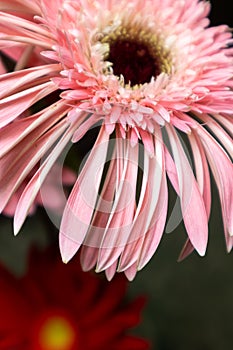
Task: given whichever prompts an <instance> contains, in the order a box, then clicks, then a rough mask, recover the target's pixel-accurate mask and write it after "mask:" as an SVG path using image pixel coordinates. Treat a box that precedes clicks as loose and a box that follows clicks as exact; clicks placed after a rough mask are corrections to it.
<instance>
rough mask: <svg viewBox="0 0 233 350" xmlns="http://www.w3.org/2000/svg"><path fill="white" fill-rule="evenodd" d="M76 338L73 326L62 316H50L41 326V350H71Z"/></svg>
mask: <svg viewBox="0 0 233 350" xmlns="http://www.w3.org/2000/svg"><path fill="white" fill-rule="evenodd" d="M76 338H77V336H76V332H75V329H74V327H73V325H72V324H71V323H70V322H69V321H68V320H67V319H66V318H65V317H62V316H50V317H49V318H47V319H46V320H45V321H44V323H43V324H42V325H41V328H40V331H39V343H40V349H41V350H70V349H72V348H73V346H74V344H75V342H76Z"/></svg>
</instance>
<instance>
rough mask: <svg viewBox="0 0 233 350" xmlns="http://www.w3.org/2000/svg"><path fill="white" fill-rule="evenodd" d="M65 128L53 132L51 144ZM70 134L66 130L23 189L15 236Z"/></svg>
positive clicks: (17, 209) (18, 208)
mask: <svg viewBox="0 0 233 350" xmlns="http://www.w3.org/2000/svg"><path fill="white" fill-rule="evenodd" d="M66 128H67V125H66V124H65V125H64V126H63V128H61V127H60V128H59V129H58V132H54V133H53V134H52V138H53V142H54V141H56V140H57V139H58V137H59V136H60V135H61V134H62V133H63V132H64V130H65V129H66ZM71 135H72V132H71V130H70V129H68V130H67V131H66V132H65V134H64V135H63V137H62V138H61V139H60V141H59V142H58V143H57V145H56V146H55V147H54V148H53V150H52V151H51V153H50V154H49V156H48V157H47V158H46V160H45V161H44V163H43V164H42V165H41V167H40V168H39V169H38V170H37V172H36V173H35V175H34V176H33V177H32V179H31V180H30V182H29V183H28V184H27V186H26V187H25V189H24V191H23V193H22V195H21V197H20V200H19V202H18V205H17V208H16V212H15V218H14V233H15V235H16V234H17V233H18V232H19V230H20V228H21V227H22V225H23V223H24V221H25V218H26V216H27V214H28V212H29V210H30V207H31V205H32V204H33V202H34V200H35V198H36V196H37V194H38V192H39V190H40V188H41V185H42V184H43V182H44V180H45V178H46V176H47V174H48V172H49V171H50V169H51V168H52V166H53V165H54V163H55V161H56V159H57V158H58V157H59V155H60V154H61V152H62V150H63V149H64V147H65V146H66V145H67V143H68V142H69V141H70V139H71Z"/></svg>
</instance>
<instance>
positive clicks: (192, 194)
mask: <svg viewBox="0 0 233 350" xmlns="http://www.w3.org/2000/svg"><path fill="white" fill-rule="evenodd" d="M166 129H167V132H168V135H169V139H170V142H171V146H172V150H173V155H174V160H175V164H176V169H177V175H178V180H179V188H180V196H181V210H182V214H183V220H184V224H185V227H186V230H187V233H188V236H189V238H190V241H191V242H192V244H193V246H194V247H195V249H196V250H197V251H198V253H199V254H200V255H204V254H205V251H206V246H207V241H208V219H207V214H206V210H205V206H204V202H203V199H202V196H201V194H200V191H199V189H198V186H197V182H196V180H195V178H194V175H193V172H192V169H191V167H190V165H189V162H188V159H187V158H186V155H185V153H184V150H183V148H182V145H181V143H180V140H179V138H178V136H177V134H176V132H175V130H174V128H173V127H172V126H170V125H167V126H166ZM197 218H198V220H197Z"/></svg>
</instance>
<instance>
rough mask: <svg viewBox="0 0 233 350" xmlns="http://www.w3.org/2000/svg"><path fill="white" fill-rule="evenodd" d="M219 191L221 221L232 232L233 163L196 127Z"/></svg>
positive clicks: (219, 147) (205, 132) (202, 129)
mask: <svg viewBox="0 0 233 350" xmlns="http://www.w3.org/2000/svg"><path fill="white" fill-rule="evenodd" d="M197 134H198V135H199V137H200V139H201V142H202V145H203V147H204V149H205V153H206V156H207V159H208V162H209V164H210V167H211V170H212V173H213V176H214V179H215V181H216V184H217V188H218V191H219V196H220V201H221V206H222V213H223V221H224V225H225V227H226V230H227V231H228V232H229V233H230V234H231V235H232V234H233V177H232V173H233V172H232V170H233V165H232V163H231V161H230V159H229V157H228V156H227V154H226V153H225V152H224V150H223V149H222V148H221V146H220V145H219V144H218V143H217V141H216V140H215V139H214V138H213V137H212V136H211V135H210V134H209V133H208V132H207V131H206V130H205V129H204V128H202V127H199V128H198V129H197Z"/></svg>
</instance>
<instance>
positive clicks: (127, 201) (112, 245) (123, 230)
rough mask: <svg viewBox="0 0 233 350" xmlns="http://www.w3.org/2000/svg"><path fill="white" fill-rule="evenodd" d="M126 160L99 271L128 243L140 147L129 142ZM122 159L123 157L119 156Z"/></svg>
mask: <svg viewBox="0 0 233 350" xmlns="http://www.w3.org/2000/svg"><path fill="white" fill-rule="evenodd" d="M126 149H128V151H126V153H125V154H123V155H122V157H123V159H124V169H123V172H122V176H121V177H120V179H119V180H120V184H119V188H118V189H117V191H116V195H115V201H114V203H113V207H112V212H111V213H110V216H109V220H108V222H107V224H106V228H105V232H104V234H103V239H102V242H101V246H100V252H99V257H98V264H97V270H98V271H101V270H104V269H106V268H108V267H109V266H111V265H112V264H113V263H114V262H115V261H116V259H117V258H118V257H119V255H120V254H121V252H122V250H123V249H124V246H125V244H126V241H127V236H128V232H130V229H131V225H132V222H133V214H134V209H135V205H136V202H135V198H136V180H137V169H138V147H137V146H135V147H133V148H132V147H131V145H130V141H129V140H127V145H126ZM116 156H117V157H118V154H117V155H116ZM119 157H121V155H119Z"/></svg>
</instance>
